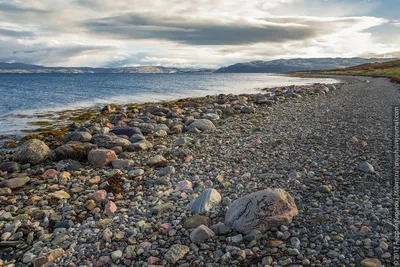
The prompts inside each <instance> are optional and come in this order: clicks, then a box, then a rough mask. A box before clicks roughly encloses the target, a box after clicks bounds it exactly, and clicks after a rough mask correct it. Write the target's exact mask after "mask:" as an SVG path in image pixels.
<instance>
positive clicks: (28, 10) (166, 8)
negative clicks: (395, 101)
mask: <svg viewBox="0 0 400 267" xmlns="http://www.w3.org/2000/svg"><path fill="white" fill-rule="evenodd" d="M399 10H400V0H245V1H238V0H235V1H233V0H186V1H182V0H111V1H110V0H56V1H55V0H0V61H6V62H23V63H31V64H40V65H45V66H92V67H103V66H107V67H115V66H138V65H163V66H175V67H211V68H215V67H219V66H224V65H229V64H232V63H236V62H245V61H252V60H271V59H278V58H296V57H353V56H361V57H375V56H376V57H400V13H399Z"/></svg>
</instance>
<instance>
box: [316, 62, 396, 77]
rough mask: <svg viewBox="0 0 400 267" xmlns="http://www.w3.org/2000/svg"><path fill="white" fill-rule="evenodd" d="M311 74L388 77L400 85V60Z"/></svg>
mask: <svg viewBox="0 0 400 267" xmlns="http://www.w3.org/2000/svg"><path fill="white" fill-rule="evenodd" d="M309 73H320V74H342V75H343V74H345V75H360V76H375V77H388V78H391V80H392V82H396V83H400V60H394V61H389V62H383V63H371V64H363V65H359V66H354V67H349V68H344V69H336V70H327V71H311V72H309Z"/></svg>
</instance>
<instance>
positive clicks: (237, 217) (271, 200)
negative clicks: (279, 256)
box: [225, 188, 299, 233]
mask: <svg viewBox="0 0 400 267" xmlns="http://www.w3.org/2000/svg"><path fill="white" fill-rule="evenodd" d="M298 213H299V212H298V210H297V207H296V204H295V203H294V200H293V198H292V197H291V196H290V195H289V194H288V193H287V192H286V191H284V190H282V189H270V188H268V189H266V190H262V191H258V192H254V193H251V194H248V195H245V196H243V197H241V198H239V199H237V200H235V201H234V202H233V203H232V205H231V206H230V207H229V210H228V212H227V213H226V215H225V225H227V226H230V227H232V228H234V229H236V230H237V231H238V232H242V233H248V232H250V231H252V230H258V231H260V232H265V231H266V230H268V229H271V228H273V227H279V226H281V225H288V224H290V223H291V222H292V219H293V217H294V216H296V215H298Z"/></svg>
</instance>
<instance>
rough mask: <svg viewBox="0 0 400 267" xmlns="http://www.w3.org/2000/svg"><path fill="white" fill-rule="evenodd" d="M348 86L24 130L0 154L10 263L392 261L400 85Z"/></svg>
mask: <svg viewBox="0 0 400 267" xmlns="http://www.w3.org/2000/svg"><path fill="white" fill-rule="evenodd" d="M343 80H344V83H341V84H335V85H323V84H316V85H313V86H297V87H286V88H274V89H269V90H266V91H265V92H262V93H259V94H252V95H249V94H247V95H246V94H242V95H219V96H208V97H205V98H196V99H182V100H178V101H172V102H163V103H158V104H157V103H156V104H155V103H151V104H149V103H148V104H141V105H127V106H106V107H104V108H103V109H102V110H101V111H98V112H91V113H90V114H88V115H87V116H85V117H84V118H83V121H85V122H83V123H82V124H81V121H79V122H76V123H74V124H72V125H69V126H68V127H67V128H65V129H64V130H63V131H61V132H60V134H59V136H54V135H45V136H41V135H40V134H39V135H35V136H32V138H26V139H25V140H23V141H24V143H23V144H20V145H19V146H18V147H17V148H16V150H15V151H6V152H3V153H2V154H1V156H0V199H1V202H0V247H1V249H0V266H191V265H192V266H216V265H221V266H376V267H378V266H391V262H392V254H393V253H392V249H393V248H392V242H393V241H392V240H391V239H392V232H393V227H394V225H393V223H392V221H391V213H392V212H393V210H392V209H393V208H392V206H393V200H392V197H391V186H390V179H391V177H390V175H391V171H390V168H391V167H390V164H391V162H390V149H389V148H390V142H391V141H390V136H389V135H388V133H390V132H391V129H390V127H391V124H390V111H391V105H393V104H399V94H398V91H397V89H398V86H397V87H396V85H394V84H390V83H389V82H388V80H387V79H373V80H371V82H369V83H364V82H362V80H365V77H363V78H362V80H360V79H357V78H354V77H352V78H350V77H347V78H343ZM378 89H379V91H377V90H378ZM371 121H372V122H373V123H371ZM67 131H68V132H67ZM39 139H41V140H39Z"/></svg>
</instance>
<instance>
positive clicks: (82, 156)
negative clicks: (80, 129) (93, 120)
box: [54, 142, 97, 162]
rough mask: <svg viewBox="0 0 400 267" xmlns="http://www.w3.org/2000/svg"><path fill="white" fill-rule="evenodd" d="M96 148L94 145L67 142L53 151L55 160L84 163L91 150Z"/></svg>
mask: <svg viewBox="0 0 400 267" xmlns="http://www.w3.org/2000/svg"><path fill="white" fill-rule="evenodd" d="M95 148H97V146H96V145H95V144H91V143H80V142H69V143H68V144H65V145H61V146H59V147H57V148H56V149H54V155H55V158H56V160H63V159H73V160H77V161H82V162H85V161H86V160H87V157H88V154H89V152H90V151H91V150H93V149H95Z"/></svg>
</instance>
